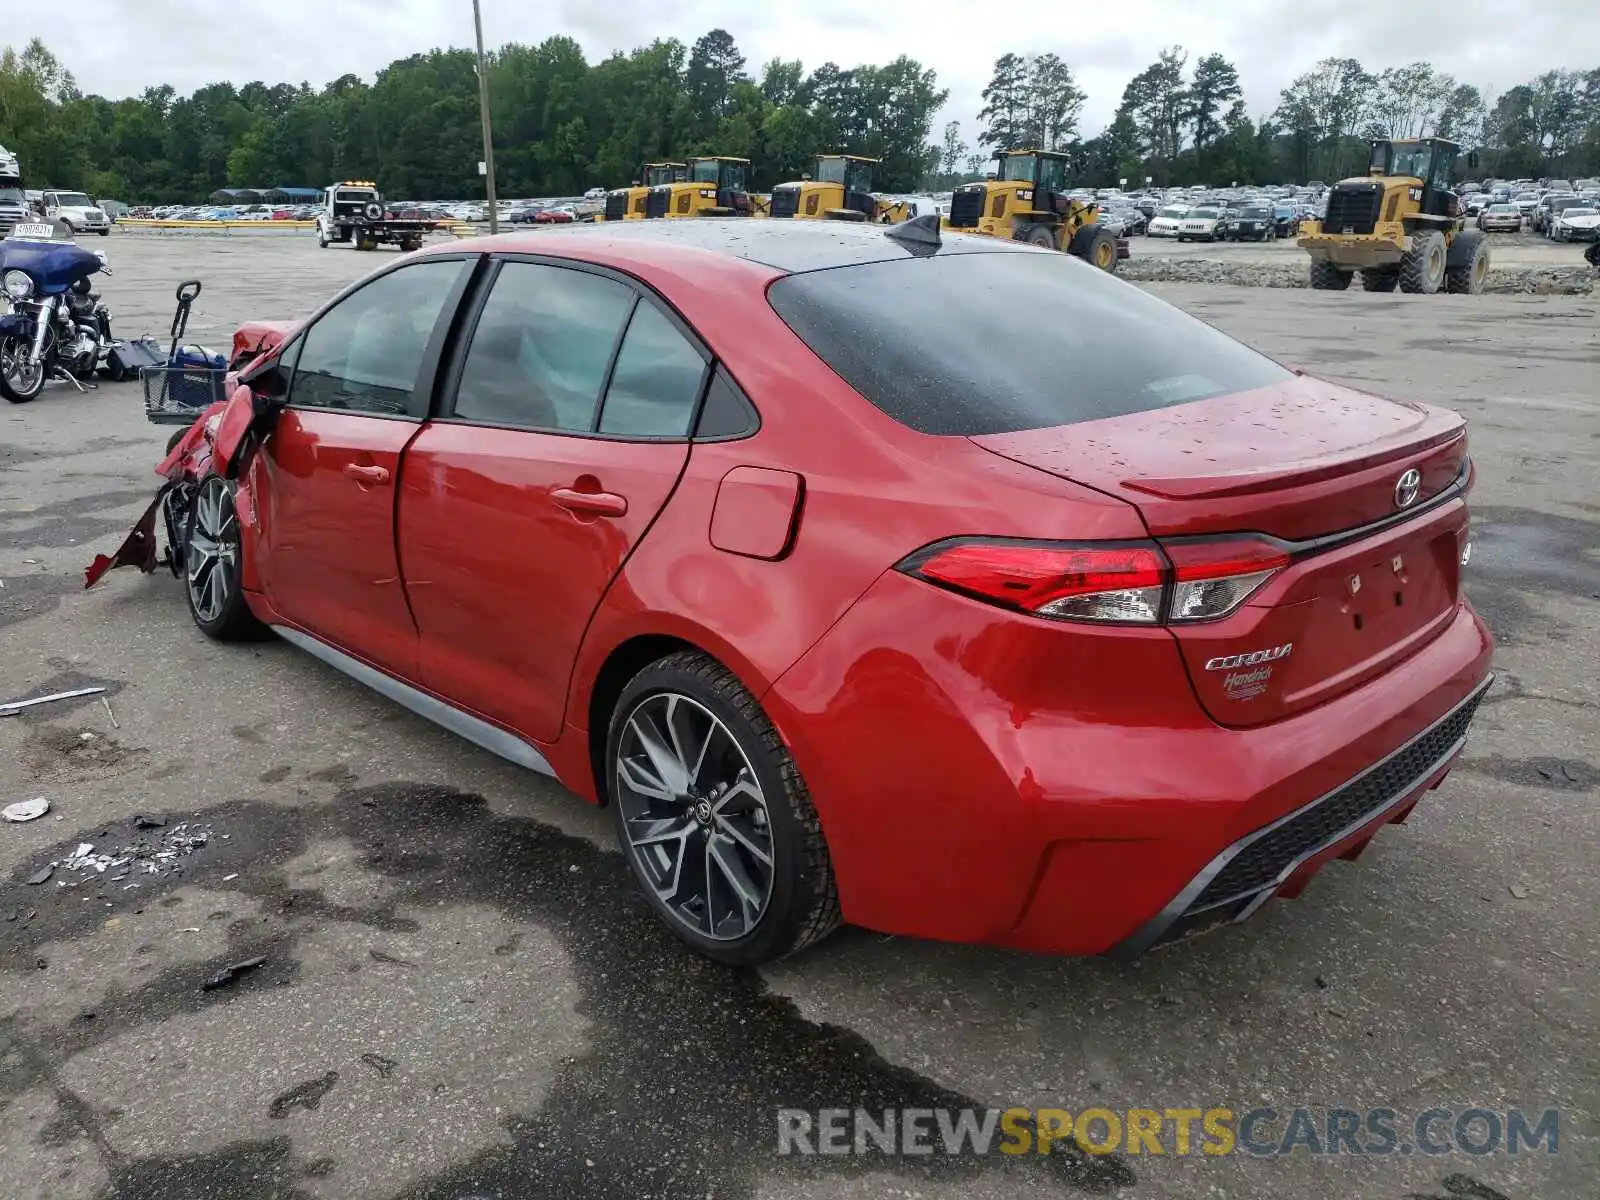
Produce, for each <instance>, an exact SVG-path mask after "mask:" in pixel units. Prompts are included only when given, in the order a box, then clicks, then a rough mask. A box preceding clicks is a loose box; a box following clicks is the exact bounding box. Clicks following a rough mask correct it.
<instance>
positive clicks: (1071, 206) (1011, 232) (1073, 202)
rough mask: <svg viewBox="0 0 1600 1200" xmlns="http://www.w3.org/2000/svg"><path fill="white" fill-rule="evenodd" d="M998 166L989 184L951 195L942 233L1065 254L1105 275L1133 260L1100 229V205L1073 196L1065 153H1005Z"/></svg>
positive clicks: (1114, 238)
mask: <svg viewBox="0 0 1600 1200" xmlns="http://www.w3.org/2000/svg"><path fill="white" fill-rule="evenodd" d="M995 162H996V168H997V169H996V170H995V172H994V173H993V174H992V175H990V177H989V178H988V179H986V180H984V181H983V182H982V183H967V184H963V185H962V186H960V187H958V188H956V190H955V191H954V192H953V193H952V194H951V196H950V215H949V216H948V217H946V218H945V219H944V220H943V221H942V222H941V227H942V228H945V229H950V230H953V231H955V232H956V233H981V234H984V235H986V236H988V237H1003V238H1011V239H1013V240H1015V241H1019V242H1029V243H1031V244H1032V245H1035V246H1049V247H1051V248H1052V249H1055V250H1064V251H1066V252H1067V253H1068V254H1073V255H1076V256H1077V257H1078V258H1081V259H1083V260H1085V261H1086V262H1088V263H1091V264H1092V265H1094V266H1096V267H1099V268H1100V269H1101V270H1102V271H1115V270H1116V269H1117V260H1118V259H1122V258H1127V257H1128V243H1127V239H1126V238H1119V237H1117V236H1116V235H1115V234H1113V233H1112V232H1111V231H1110V230H1109V229H1106V228H1104V227H1102V226H1101V225H1100V224H1098V219H1099V216H1100V209H1099V206H1098V205H1096V204H1095V202H1094V201H1092V200H1080V199H1078V198H1077V197H1076V196H1073V195H1071V194H1069V192H1068V190H1067V166H1068V159H1067V156H1066V155H1065V154H1057V153H1056V152H1054V151H1051V150H1002V151H1001V152H1000V153H999V154H997V155H995Z"/></svg>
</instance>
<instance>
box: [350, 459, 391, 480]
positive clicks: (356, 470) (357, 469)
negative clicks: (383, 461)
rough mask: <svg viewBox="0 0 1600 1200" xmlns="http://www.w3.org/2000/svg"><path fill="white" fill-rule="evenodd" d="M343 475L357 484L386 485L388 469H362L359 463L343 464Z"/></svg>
mask: <svg viewBox="0 0 1600 1200" xmlns="http://www.w3.org/2000/svg"><path fill="white" fill-rule="evenodd" d="M344 473H345V474H346V475H348V476H349V477H350V478H351V479H354V480H355V481H356V482H357V483H388V482H389V468H388V467H364V466H362V465H361V464H360V463H345V465H344Z"/></svg>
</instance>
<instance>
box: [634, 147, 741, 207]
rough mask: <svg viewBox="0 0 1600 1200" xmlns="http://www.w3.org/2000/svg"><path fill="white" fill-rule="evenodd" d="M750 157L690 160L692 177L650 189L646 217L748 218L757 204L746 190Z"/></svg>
mask: <svg viewBox="0 0 1600 1200" xmlns="http://www.w3.org/2000/svg"><path fill="white" fill-rule="evenodd" d="M749 171H750V160H749V159H748V158H730V157H728V156H726V155H720V154H709V155H705V156H702V157H699V158H691V159H690V160H689V177H688V178H687V179H685V180H682V181H679V182H673V183H663V184H658V185H657V186H655V187H653V188H651V189H650V195H649V196H648V197H646V199H645V203H644V215H645V216H646V217H647V218H655V217H748V216H753V215H754V214H755V204H754V202H752V201H751V199H750V193H749V192H747V191H746V190H745V176H746V175H747V174H748V173H749Z"/></svg>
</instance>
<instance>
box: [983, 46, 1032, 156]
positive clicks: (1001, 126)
mask: <svg viewBox="0 0 1600 1200" xmlns="http://www.w3.org/2000/svg"><path fill="white" fill-rule="evenodd" d="M1028 116H1029V104H1028V60H1027V59H1026V58H1024V57H1023V56H1022V55H1020V54H1002V55H1001V56H1000V57H999V58H997V59H995V63H994V74H993V75H991V76H990V78H989V84H988V86H987V87H985V88H984V89H983V107H982V108H980V109H979V110H978V120H980V121H982V122H983V123H984V126H983V132H982V133H980V134H979V135H978V144H979V145H980V146H987V147H989V149H991V150H1016V149H1020V148H1021V147H1022V145H1023V143H1024V142H1025V141H1026V140H1027V135H1028V128H1027V126H1028Z"/></svg>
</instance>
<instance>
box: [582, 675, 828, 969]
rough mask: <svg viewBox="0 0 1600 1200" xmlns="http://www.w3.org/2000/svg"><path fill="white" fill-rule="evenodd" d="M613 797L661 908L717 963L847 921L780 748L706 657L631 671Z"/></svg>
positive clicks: (617, 717)
mask: <svg viewBox="0 0 1600 1200" xmlns="http://www.w3.org/2000/svg"><path fill="white" fill-rule="evenodd" d="M605 775H606V793H607V798H608V800H609V803H610V807H611V811H612V816H613V819H614V821H615V823H616V828H617V836H618V840H619V841H620V843H621V845H622V850H623V853H624V854H625V855H626V857H627V859H628V865H629V866H630V867H631V868H632V870H633V874H634V878H635V879H636V880H637V881H638V883H639V885H640V887H641V888H642V889H643V891H644V894H645V899H646V900H647V901H648V902H649V904H650V907H651V908H652V909H654V910H655V912H656V914H657V915H658V916H659V917H660V918H661V919H662V920H663V921H665V923H666V924H667V926H668V927H669V928H671V930H672V931H673V933H675V934H676V935H677V936H678V937H679V938H680V939H681V940H682V941H684V942H686V943H687V944H688V945H689V946H691V947H693V948H694V949H695V950H697V951H699V952H700V953H701V954H704V955H707V956H708V957H711V958H715V959H718V960H720V961H722V962H726V963H734V964H738V965H752V964H756V963H762V962H768V961H771V960H772V959H776V958H781V957H783V956H784V955H787V954H792V953H794V952H795V951H797V950H801V949H803V948H805V947H806V946H808V945H810V944H811V943H813V942H815V941H817V940H819V939H821V938H822V937H825V936H826V935H827V934H828V933H830V932H831V931H832V930H833V929H834V928H835V927H836V926H837V925H838V924H839V900H838V893H837V890H836V888H835V885H834V879H833V867H832V863H831V860H830V859H829V856H828V847H827V843H826V841H825V840H824V838H823V835H822V827H821V824H820V823H819V821H818V819H817V814H816V810H815V809H814V808H813V807H812V805H811V798H810V794H809V792H808V791H807V789H806V785H805V781H804V780H803V779H802V778H801V776H800V771H799V768H798V767H797V766H796V765H795V761H794V759H793V757H792V756H791V755H790V753H789V751H788V749H787V747H785V746H784V744H783V740H782V739H781V738H780V737H779V736H778V733H777V730H775V729H774V728H773V726H772V723H771V722H770V721H769V720H767V717H766V714H765V713H763V712H762V711H761V706H760V705H759V704H757V702H756V700H755V697H754V696H752V695H751V694H750V693H749V692H748V691H747V690H746V689H745V688H744V686H743V685H742V684H740V683H739V681H738V680H737V679H736V678H735V677H734V676H733V674H732V673H731V672H730V671H728V669H727V668H726V667H724V666H722V664H720V663H718V662H716V661H715V660H714V659H711V658H709V657H707V656H706V655H704V654H701V653H699V652H698V651H692V650H686V651H680V652H679V653H676V654H672V655H669V656H668V657H666V658H663V659H661V660H659V661H657V662H655V663H652V664H651V665H650V666H648V667H646V668H645V669H644V670H642V671H640V672H639V674H638V675H636V676H634V678H633V680H632V681H631V682H630V683H629V684H628V686H627V687H626V688H625V689H623V692H622V695H621V696H620V697H619V698H618V701H617V704H616V707H615V709H614V710H613V712H612V716H611V724H610V730H609V733H608V735H607V738H606V755H605Z"/></svg>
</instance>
